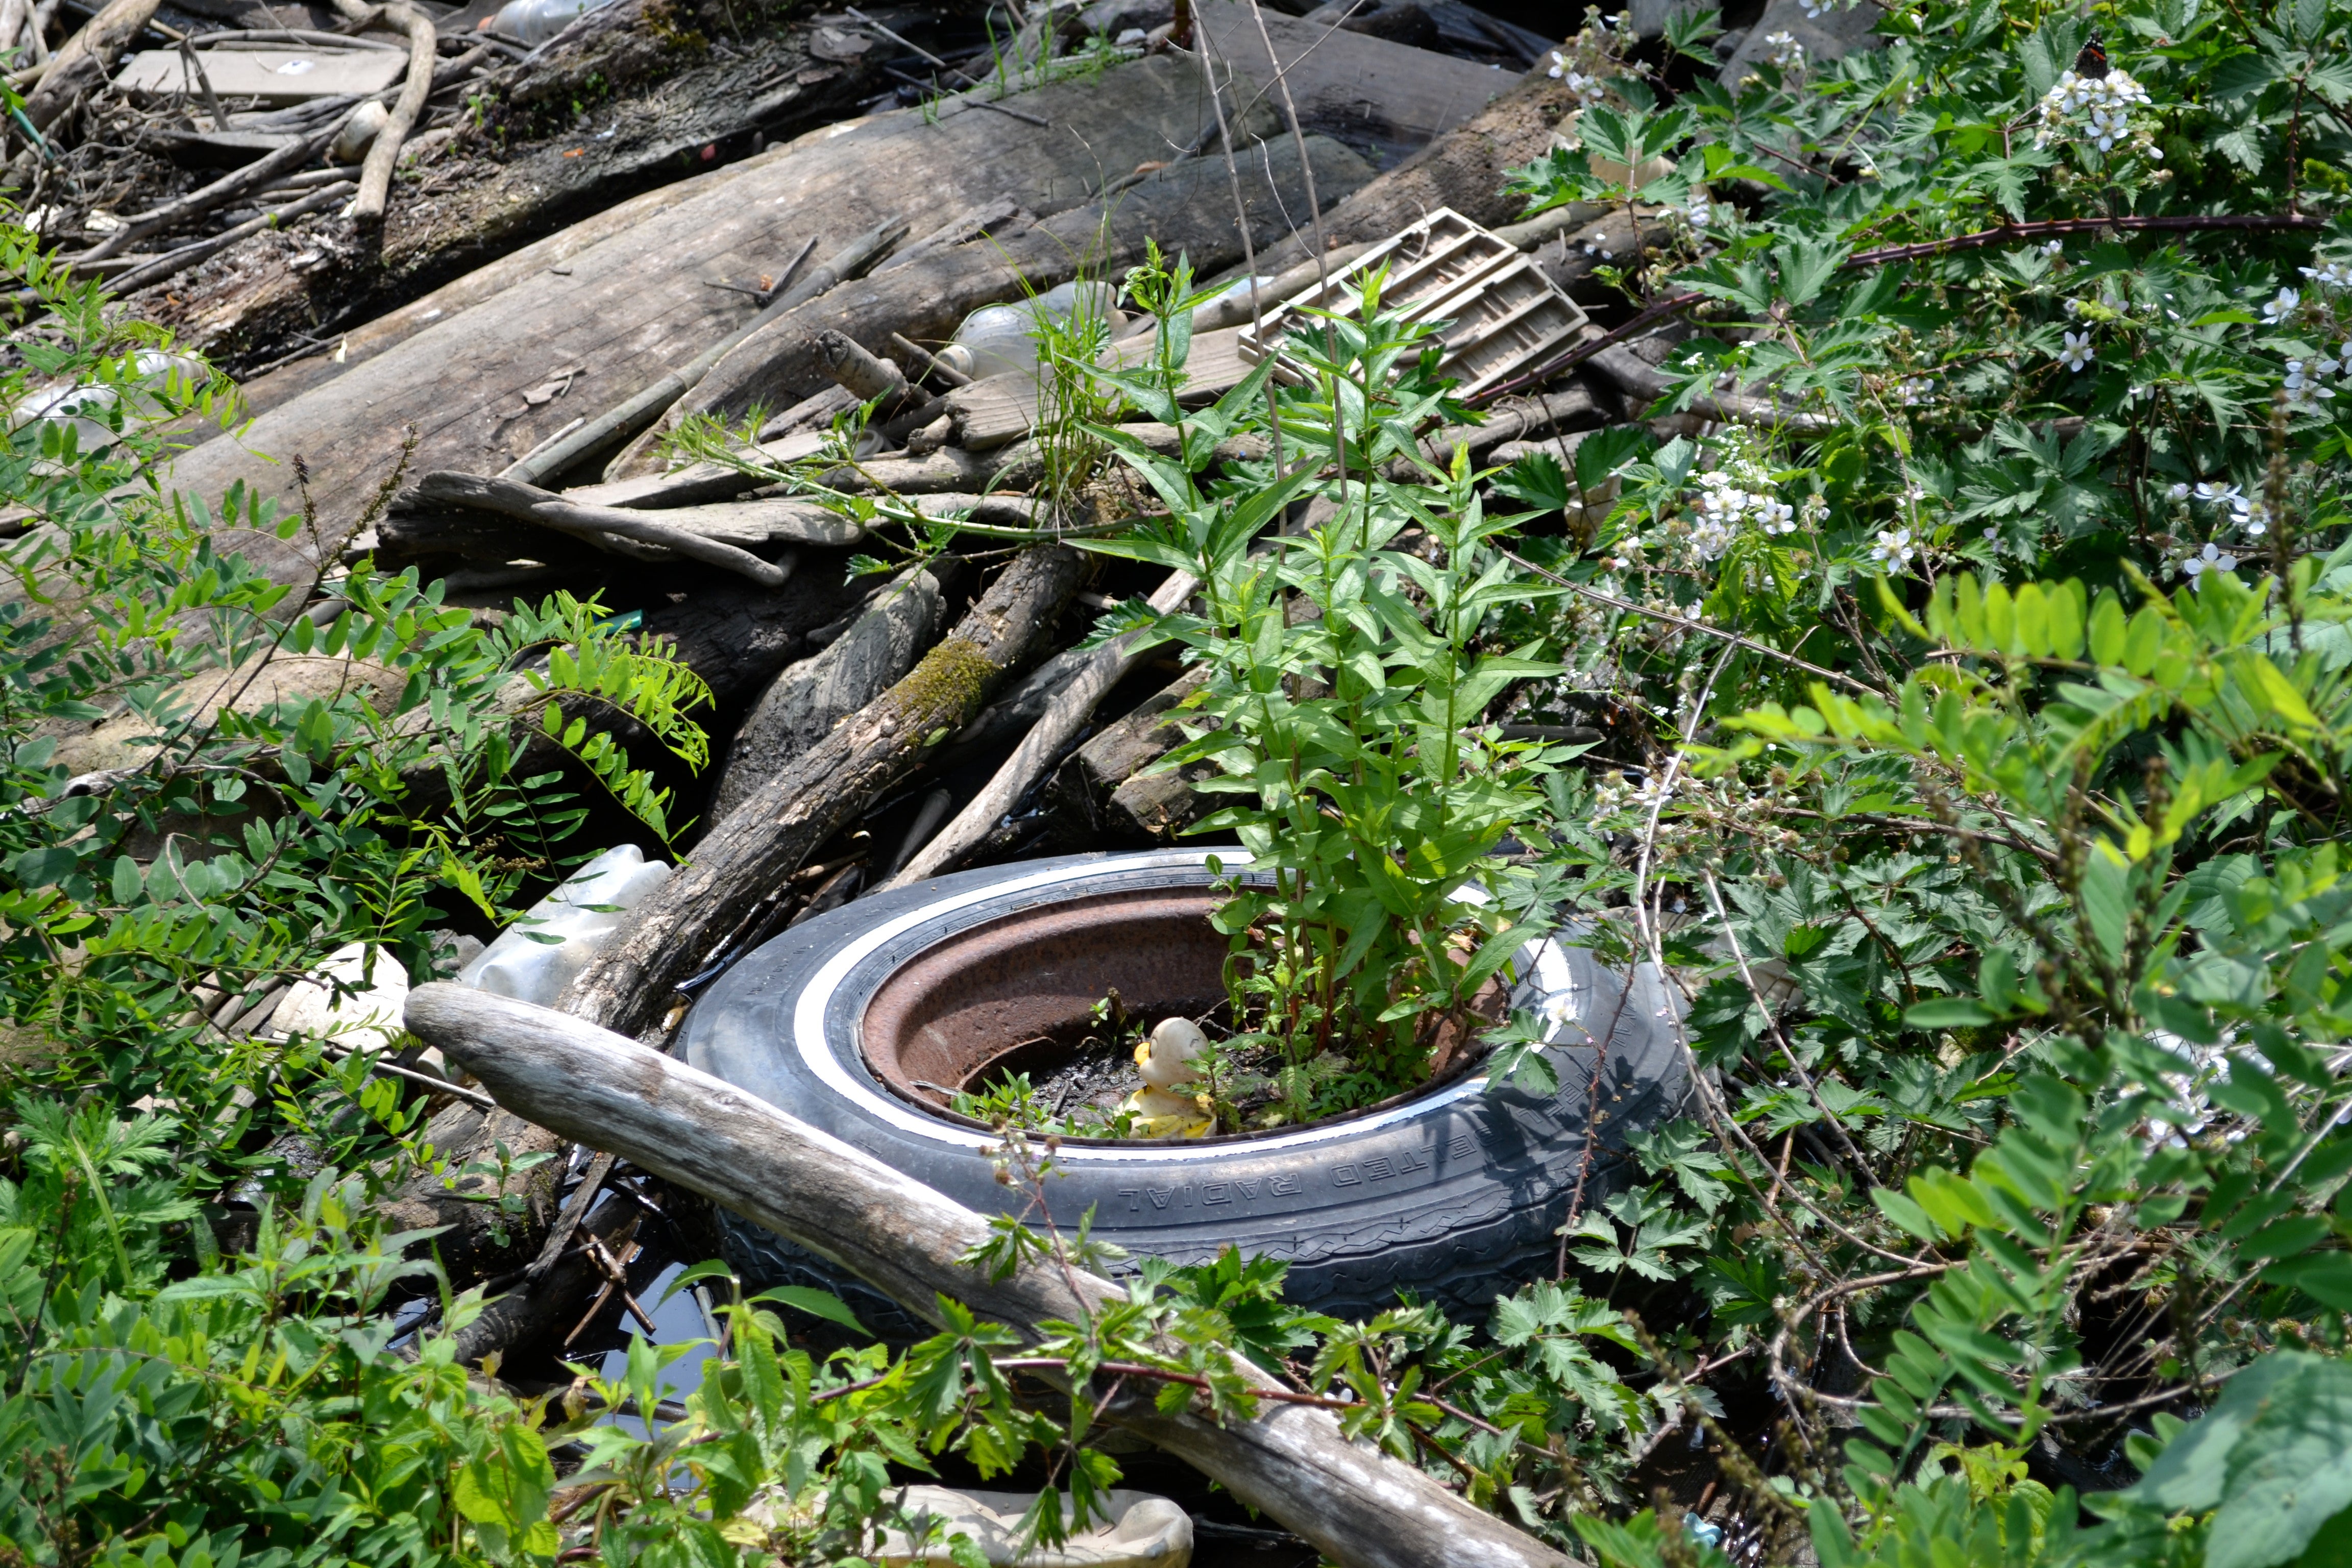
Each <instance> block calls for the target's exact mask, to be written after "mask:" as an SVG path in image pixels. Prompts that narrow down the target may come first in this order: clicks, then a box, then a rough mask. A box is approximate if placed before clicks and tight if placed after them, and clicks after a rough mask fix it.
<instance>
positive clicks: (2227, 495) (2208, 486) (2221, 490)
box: [2172, 479, 2246, 506]
mask: <svg viewBox="0 0 2352 1568" xmlns="http://www.w3.org/2000/svg"><path fill="white" fill-rule="evenodd" d="M2172 488H2173V489H2175V490H2176V491H2179V492H2180V493H2182V494H2187V493H2189V491H2188V487H2186V486H2185V485H2175V486H2173V487H2172ZM2195 493H2196V496H2197V499H2198V500H2200V501H2204V502H2206V503H2207V504H2209V505H2219V506H2243V505H2245V504H2246V498H2245V496H2244V495H2243V493H2242V492H2241V491H2240V490H2239V489H2238V487H2237V486H2235V485H2225V484H2221V483H2220V482H2218V481H2216V480H2213V479H2201V480H2200V481H2198V485H2197V489H2196V492H2195Z"/></svg>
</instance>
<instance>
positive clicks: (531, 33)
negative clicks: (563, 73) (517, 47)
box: [490, 0, 612, 44]
mask: <svg viewBox="0 0 2352 1568" xmlns="http://www.w3.org/2000/svg"><path fill="white" fill-rule="evenodd" d="M611 4H612V0H507V4H506V5H501V6H499V14H498V16H497V17H496V18H495V19H493V20H492V21H491V23H490V31H492V32H494V33H496V34H498V35H499V36H500V37H508V38H512V39H514V40H515V41H516V42H518V43H524V44H543V43H545V42H547V40H548V39H550V38H551V37H555V35H556V34H558V33H560V32H562V31H563V29H564V28H566V27H568V26H572V23H574V22H576V21H578V20H579V19H580V18H581V17H583V16H586V15H587V14H588V13H589V12H591V11H601V10H603V9H604V7H605V6H607V5H611Z"/></svg>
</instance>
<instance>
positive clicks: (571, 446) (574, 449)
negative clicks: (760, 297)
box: [501, 219, 907, 485]
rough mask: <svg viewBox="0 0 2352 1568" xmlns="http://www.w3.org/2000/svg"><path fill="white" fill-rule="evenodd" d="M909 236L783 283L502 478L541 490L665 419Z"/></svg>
mask: <svg viewBox="0 0 2352 1568" xmlns="http://www.w3.org/2000/svg"><path fill="white" fill-rule="evenodd" d="M906 232H907V226H906V225H905V224H903V223H899V222H898V221H896V220H895V219H894V220H893V221H891V222H889V223H886V224H884V225H882V226H880V227H879V228H873V229H868V230H867V231H866V233H864V234H861V235H859V236H858V237H856V238H855V239H853V240H851V241H850V242H849V243H848V244H847V245H845V246H843V247H841V248H840V249H839V250H836V251H835V252H834V253H833V254H832V255H831V256H828V257H826V258H824V260H823V261H822V262H820V263H818V264H817V267H816V269H815V270H814V271H813V272H802V273H800V275H799V276H796V277H793V278H792V279H788V280H785V281H782V282H781V283H779V285H778V292H777V295H776V297H775V298H774V299H773V300H769V301H768V303H767V304H765V305H763V306H761V309H760V313H759V314H758V315H756V316H754V317H752V318H751V320H750V321H746V322H744V323H743V324H742V325H741V326H740V327H738V328H737V329H735V331H731V332H730V333H728V334H727V336H725V337H723V338H721V339H719V341H718V342H715V343H713V344H711V345H710V346H709V348H707V349H705V350H703V351H702V352H701V353H698V354H697V355H695V357H694V358H693V359H691V360H689V361H688V362H687V363H685V364H682V365H680V366H678V367H677V369H676V370H674V371H671V372H670V373H669V374H667V375H666V376H663V377H662V378H661V379H660V380H659V381H656V382H655V383H654V384H652V385H651V386H648V387H646V389H645V390H644V391H643V392H640V393H638V394H637V395H635V397H632V398H629V399H628V400H627V401H625V402H624V403H620V404H616V405H614V406H613V407H611V408H608V409H606V410H605V411H604V413H602V414H600V415H598V416H596V417H595V418H593V419H591V420H588V421H587V422H586V423H585V424H583V426H581V427H580V428H579V429H578V430H575V431H573V432H572V434H571V435H569V436H566V437H561V438H560V439H557V440H554V441H551V442H549V443H547V444H546V445H544V446H541V447H535V448H533V449H532V451H531V452H530V455H529V456H527V457H524V458H520V459H518V460H517V461H516V462H515V464H514V466H513V467H512V468H508V469H506V470H505V472H504V474H503V475H502V476H501V477H502V478H505V479H520V480H522V481H523V482H524V483H526V484H534V485H535V484H537V483H538V482H539V481H540V480H541V479H544V478H546V477H547V476H549V475H551V474H557V473H561V472H562V470H563V469H564V468H565V467H566V466H567V465H569V464H570V463H572V461H573V460H575V459H577V458H583V457H586V456H587V455H588V454H589V453H591V452H593V451H596V450H597V449H598V448H600V447H604V446H605V445H606V444H607V443H609V442H610V441H612V440H613V439H614V437H626V436H632V435H635V433H636V432H637V431H639V430H641V429H643V428H644V427H645V426H646V425H647V424H649V423H651V422H653V421H654V420H656V419H658V418H660V417H661V416H662V415H663V414H664V413H666V412H667V410H668V408H669V405H671V404H673V403H676V402H677V400H678V399H679V398H680V397H682V396H684V395H686V394H687V393H688V391H689V390H691V389H692V387H693V386H694V384H695V383H696V382H698V381H700V380H701V379H702V378H703V377H704V376H706V375H708V374H710V367H711V366H712V365H714V364H717V363H719V356H720V355H722V354H724V353H726V352H727V351H728V350H729V349H731V348H733V347H734V346H735V345H736V344H737V343H740V342H742V341H743V340H744V339H745V338H748V337H750V336H751V334H752V333H753V332H755V331H759V330H760V329H761V327H763V326H765V325H767V324H768V323H769V322H770V321H774V320H775V319H776V318H777V317H778V316H781V315H782V314H783V313H784V312H785V311H787V310H793V309H795V308H797V307H799V306H801V305H804V304H806V303H807V302H808V301H810V300H814V299H815V298H816V297H817V296H818V295H819V294H822V293H824V291H825V290H826V289H830V288H832V287H833V286H834V285H835V284H836V283H839V282H842V281H844V280H845V279H851V278H856V277H857V276H859V275H860V274H862V273H864V272H865V271H866V268H870V267H872V266H873V265H874V262H875V260H876V258H878V257H883V256H887V255H888V254H889V253H890V247H892V246H894V245H896V244H898V241H899V239H900V238H901V237H904V236H905V234H906ZM815 248H816V241H815V240H814V239H812V240H810V241H809V242H808V243H807V244H806V245H804V246H803V247H801V254H800V256H799V257H797V258H794V259H793V262H791V263H790V264H789V265H790V266H791V267H792V268H795V269H797V268H799V267H800V264H801V263H802V262H803V261H805V260H806V259H807V258H808V253H809V252H810V251H812V250H814V249H815Z"/></svg>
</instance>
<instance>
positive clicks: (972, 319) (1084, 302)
mask: <svg viewBox="0 0 2352 1568" xmlns="http://www.w3.org/2000/svg"><path fill="white" fill-rule="evenodd" d="M1117 299H1118V289H1116V288H1114V287H1113V286H1112V285H1110V284H1108V283H1078V282H1075V281H1073V282H1069V283H1063V284H1058V285H1056V286H1055V287H1054V288H1051V289H1046V290H1045V292H1044V293H1043V294H1040V295H1038V296H1037V297H1036V298H1035V299H1034V300H1020V301H1018V302H1016V303H1014V304H1010V305H989V306H985V307H983V308H982V309H980V310H974V311H973V312H972V313H971V315H969V316H966V317H965V318H964V321H963V325H962V326H961V327H958V328H957V329H956V334H955V338H954V340H953V343H952V345H951V346H960V347H961V348H962V349H964V350H965V351H966V353H968V354H969V355H970V368H968V369H967V368H966V366H965V364H964V363H962V361H961V358H959V360H958V361H956V362H954V363H955V368H956V369H958V370H961V371H963V373H964V374H967V375H971V376H974V377H979V376H989V375H1003V374H1006V373H1008V372H1012V371H1028V372H1030V373H1032V374H1034V372H1035V371H1036V369H1037V339H1036V331H1037V327H1038V323H1039V322H1040V321H1068V320H1069V319H1070V318H1071V317H1073V316H1075V315H1076V314H1077V313H1078V312H1079V311H1080V310H1090V311H1094V312H1097V313H1098V314H1100V315H1101V316H1103V318H1104V319H1105V321H1108V323H1109V327H1110V331H1108V334H1106V337H1105V341H1106V342H1108V341H1109V339H1111V338H1116V337H1118V334H1119V331H1120V329H1121V328H1123V327H1125V326H1126V325H1127V316H1126V314H1125V313H1124V312H1123V311H1121V310H1119V309H1118V305H1117V304H1116V303H1115V301H1116V300H1117Z"/></svg>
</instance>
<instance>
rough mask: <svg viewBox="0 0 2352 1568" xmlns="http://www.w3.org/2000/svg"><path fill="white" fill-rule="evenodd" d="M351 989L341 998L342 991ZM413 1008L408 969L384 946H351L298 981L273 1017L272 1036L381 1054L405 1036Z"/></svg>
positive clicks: (279, 1004) (280, 1003)
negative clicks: (407, 1013)
mask: <svg viewBox="0 0 2352 1568" xmlns="http://www.w3.org/2000/svg"><path fill="white" fill-rule="evenodd" d="M338 984H340V985H341V986H343V987H345V988H346V989H345V991H344V993H343V994H342V996H341V999H340V1000H338V999H337V996H336V987H337V985H338ZM407 1005H408V971H406V970H405V969H403V968H402V967H401V966H400V961H399V960H398V959H395V958H394V957H393V956H392V954H390V953H388V952H384V951H383V949H382V948H380V947H371V946H370V945H369V944H368V943H366V942H349V943H346V944H345V945H344V946H341V947H339V948H337V949H335V951H334V952H331V953H329V954H328V955H327V958H326V961H325V962H324V963H320V965H319V967H318V968H316V969H314V970H312V971H311V972H310V973H309V974H308V975H306V976H304V977H303V978H302V979H301V980H299V981H297V982H296V983H295V984H294V988H293V989H292V990H290V991H289V992H287V993H286V995H285V997H284V999H283V1000H281V1001H280V1002H279V1003H278V1007H277V1010H276V1011H275V1012H273V1013H271V1014H270V1015H269V1027H268V1033H269V1034H272V1035H276V1036H278V1037H288V1036H292V1035H298V1034H299V1035H307V1036H309V1037H310V1038H312V1039H318V1040H331V1041H333V1042H334V1043H335V1044H337V1045H339V1046H347V1047H350V1048H352V1050H356V1051H380V1050H382V1049H383V1047H385V1046H387V1045H389V1044H391V1042H392V1041H393V1039H394V1037H396V1036H398V1035H400V1034H401V1033H402V1032H403V1030H404V1025H403V1024H402V1023H401V1021H400V1015H401V1010H402V1009H403V1008H404V1007H405V1006H407Z"/></svg>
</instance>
